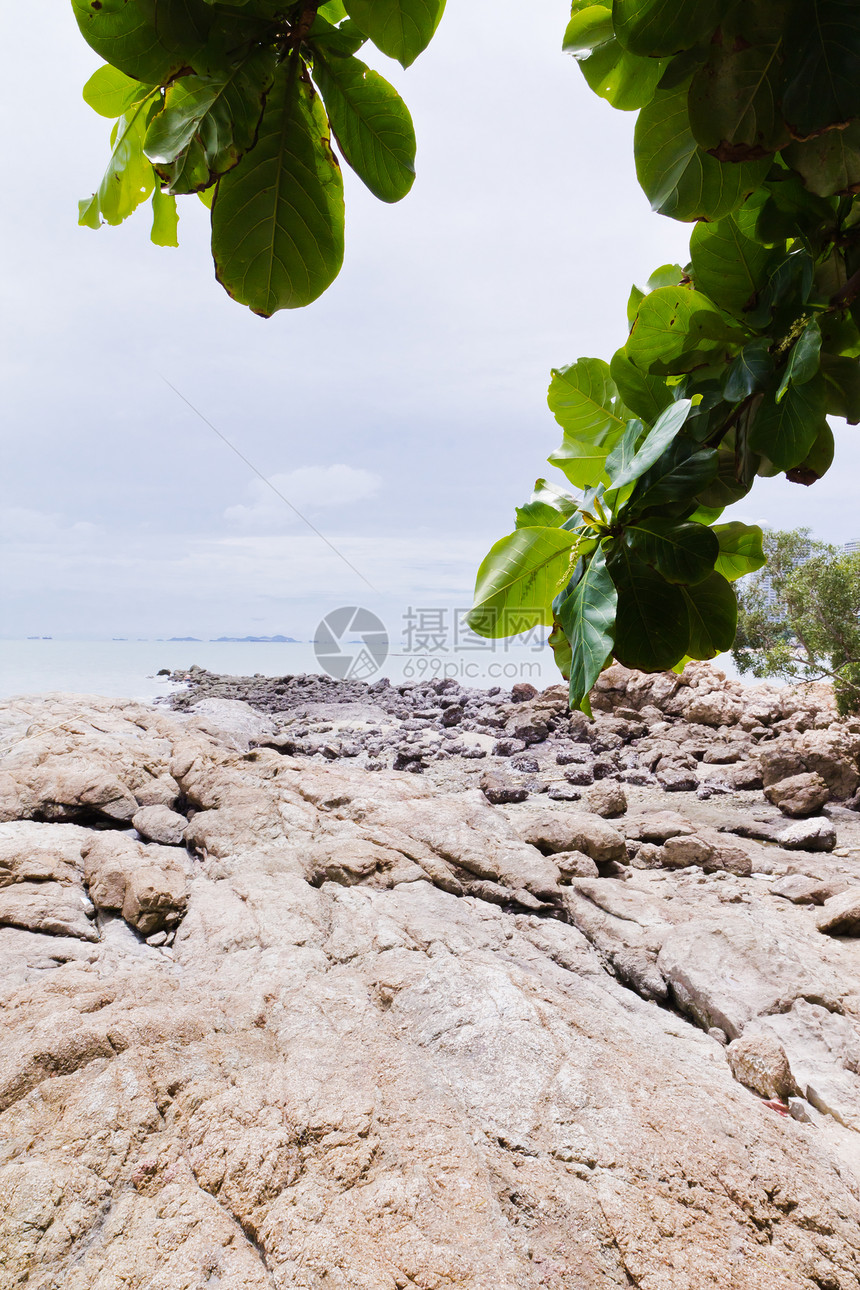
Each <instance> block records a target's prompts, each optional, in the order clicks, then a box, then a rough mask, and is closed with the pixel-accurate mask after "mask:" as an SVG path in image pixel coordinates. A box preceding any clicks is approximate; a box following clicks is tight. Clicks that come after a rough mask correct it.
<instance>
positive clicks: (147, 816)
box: [131, 806, 188, 847]
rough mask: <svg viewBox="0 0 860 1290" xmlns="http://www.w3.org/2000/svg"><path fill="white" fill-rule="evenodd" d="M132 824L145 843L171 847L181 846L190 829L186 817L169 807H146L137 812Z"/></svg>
mask: <svg viewBox="0 0 860 1290" xmlns="http://www.w3.org/2000/svg"><path fill="white" fill-rule="evenodd" d="M131 823H132V826H133V827H134V828H135V829H137V831H138V833H139V834H140V836H141V837H142V838H143V839H144V840H145V841H147V842H160V843H162V844H163V845H164V846H169V847H178V846H181V844H182V839H183V837H184V834H185V830H186V828H187V827H188V821H187V820H186V818H185V816H184V815H179V814H178V813H177V812H176V811H171V810H170V808H169V807H167V806H144V807H142V808H141V809H140V810H139V811H136V812H135V814H134V815H133V816H132V820H131Z"/></svg>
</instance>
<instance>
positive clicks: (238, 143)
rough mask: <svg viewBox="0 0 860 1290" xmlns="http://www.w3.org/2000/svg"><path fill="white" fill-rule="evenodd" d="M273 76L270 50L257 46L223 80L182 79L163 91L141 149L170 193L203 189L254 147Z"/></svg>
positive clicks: (272, 53) (203, 78)
mask: <svg viewBox="0 0 860 1290" xmlns="http://www.w3.org/2000/svg"><path fill="white" fill-rule="evenodd" d="M274 73H275V53H274V50H273V49H272V48H271V47H262V48H257V49H254V50H253V51H252V52H251V53H250V54H249V55H248V56H247V57H246V58H245V59H243V60H242V62H240V63H239V64H237V66H236V67H234V68H232V70H231V71H230V72H229V73H228V74H227V75H226V76H219V77H215V76H183V77H181V78H180V79H179V80H177V81H174V82H173V84H172V85H170V86H169V87H168V90H167V93H166V95H165V103H164V109H163V111H161V112H160V113H159V114H158V116H157V117H155V119H154V120H153V122H152V124H151V125H150V127H149V130H148V131H147V134H146V142H145V144H144V150H145V152H146V155H147V156H148V157H149V160H150V161H151V162H152V164H153V165H154V166H155V168H156V170H157V171H158V173H159V175H160V176H161V178H162V180H163V181H164V183H166V184H167V185H168V187H169V189H170V191H171V192H174V193H193V192H197V191H198V190H199V189H202V188H208V187H209V185H210V184H211V183H212V182H213V180H214V179H216V178H217V177H218V176H219V175H223V174H226V172H227V171H228V170H232V169H233V167H234V166H235V165H237V164H238V163H239V161H240V160H241V158H242V157H243V155H244V154H245V153H246V152H247V151H248V150H249V149H250V148H252V147H253V146H254V140H255V139H256V137H257V129H258V127H259V124H260V119H261V117H262V115H263V104H264V102H265V98H266V94H267V93H268V90H269V88H270V86H271V84H272V80H273V77H274Z"/></svg>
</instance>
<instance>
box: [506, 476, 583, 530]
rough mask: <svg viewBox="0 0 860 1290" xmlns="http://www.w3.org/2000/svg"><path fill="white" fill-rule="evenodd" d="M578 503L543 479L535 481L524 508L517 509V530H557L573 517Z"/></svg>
mask: <svg viewBox="0 0 860 1290" xmlns="http://www.w3.org/2000/svg"><path fill="white" fill-rule="evenodd" d="M578 509H579V503H578V502H577V500H576V498H575V497H571V495H570V493H565V492H563V491H562V489H560V488H556V487H555V486H554V485H553V484H548V483H547V481H546V480H545V479H538V480H536V481H535V487H534V492H533V493H532V495H531V497H530V498H529V500H528V501H527V502H526V503H525V505H524V506H518V507H517V525H516V526H517V528H518V529H526V528H540V527H544V528H558V527H560V526H561V525H562V524H564V522H565V520H569V519H570V517H571V516H572V515H575V514H576V512H577V510H578Z"/></svg>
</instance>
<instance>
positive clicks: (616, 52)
mask: <svg viewBox="0 0 860 1290" xmlns="http://www.w3.org/2000/svg"><path fill="white" fill-rule="evenodd" d="M579 66H580V68H581V70H582V74H583V76H584V77H585V79H586V81H587V82H588V84H589V86H590V87H591V89H592V90H593V91H594V93H595V94H597V95H599V96H600V98H602V99H606V101H607V103H611V104H612V106H613V107H614V108H617V109H618V110H619V111H621V112H635V111H638V109H639V108H642V107H644V106H645V104H646V103H650V102H651V100H652V98H653V97H654V94H655V92H656V89H657V85H658V83H659V80H660V77H661V76H662V74H663V71H664V70H665V67H666V62H665V60H662V59H656V58H638V57H637V56H636V54H631V53H629V51H628V50H626V49H625V48H624V46H623V45H622V44H621V43H620V42H619V41H618V40H610V41H607V43H606V44H605V45H601V46H600V47H599V48H598V49H595V50H594V52H593V53H591V54H589V55H588V57H587V58H580V60H579Z"/></svg>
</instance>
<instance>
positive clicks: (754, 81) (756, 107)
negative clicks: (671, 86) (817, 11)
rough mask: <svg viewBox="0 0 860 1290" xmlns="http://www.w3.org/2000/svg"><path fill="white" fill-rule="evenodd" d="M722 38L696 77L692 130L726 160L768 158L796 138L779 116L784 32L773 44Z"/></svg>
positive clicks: (774, 36) (700, 141)
mask: <svg viewBox="0 0 860 1290" xmlns="http://www.w3.org/2000/svg"><path fill="white" fill-rule="evenodd" d="M742 8H743V9H746V8H747V6H745V5H744V6H742ZM722 34H723V39H722V40H715V41H714V42H713V43H712V45H711V48H710V53H709V56H708V59H707V62H706V63H704V65H703V66H702V67H700V68H699V70H698V71H697V72H696V74H695V76H694V77H693V82H692V84H691V86H690V93H689V99H688V106H689V112H690V127H691V129H692V132H693V135H694V137H695V139H696V142H697V143H698V144H699V146H700V147H701V148H704V149H705V150H706V151H707V152H711V153H713V154H714V156H715V157H717V158H718V159H719V160H720V161H729V162H738V161H748V160H751V159H754V158H757V157H763V156H766V155H768V154H770V153H773V152H775V151H776V150H777V149H778V148H782V147H784V146H785V144H787V143H788V142H789V139H790V135H789V133H788V130H787V129H786V127H785V123H784V122H783V120H782V116H781V114H780V111H779V100H780V96H781V93H782V80H783V74H782V38H781V32H780V31H779V29H778V28H777V29H776V30H774V31H773V33H772V35H771V38H770V39H769V40H768V39H765V40H763V41H762V40H761V39H759V40H755V41H754V42H752V43H750V42H748V41H747V40H745V39H743V37H742V36H741V34H740V33H735V32H733V31H731V30H724V31H723V33H722Z"/></svg>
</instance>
